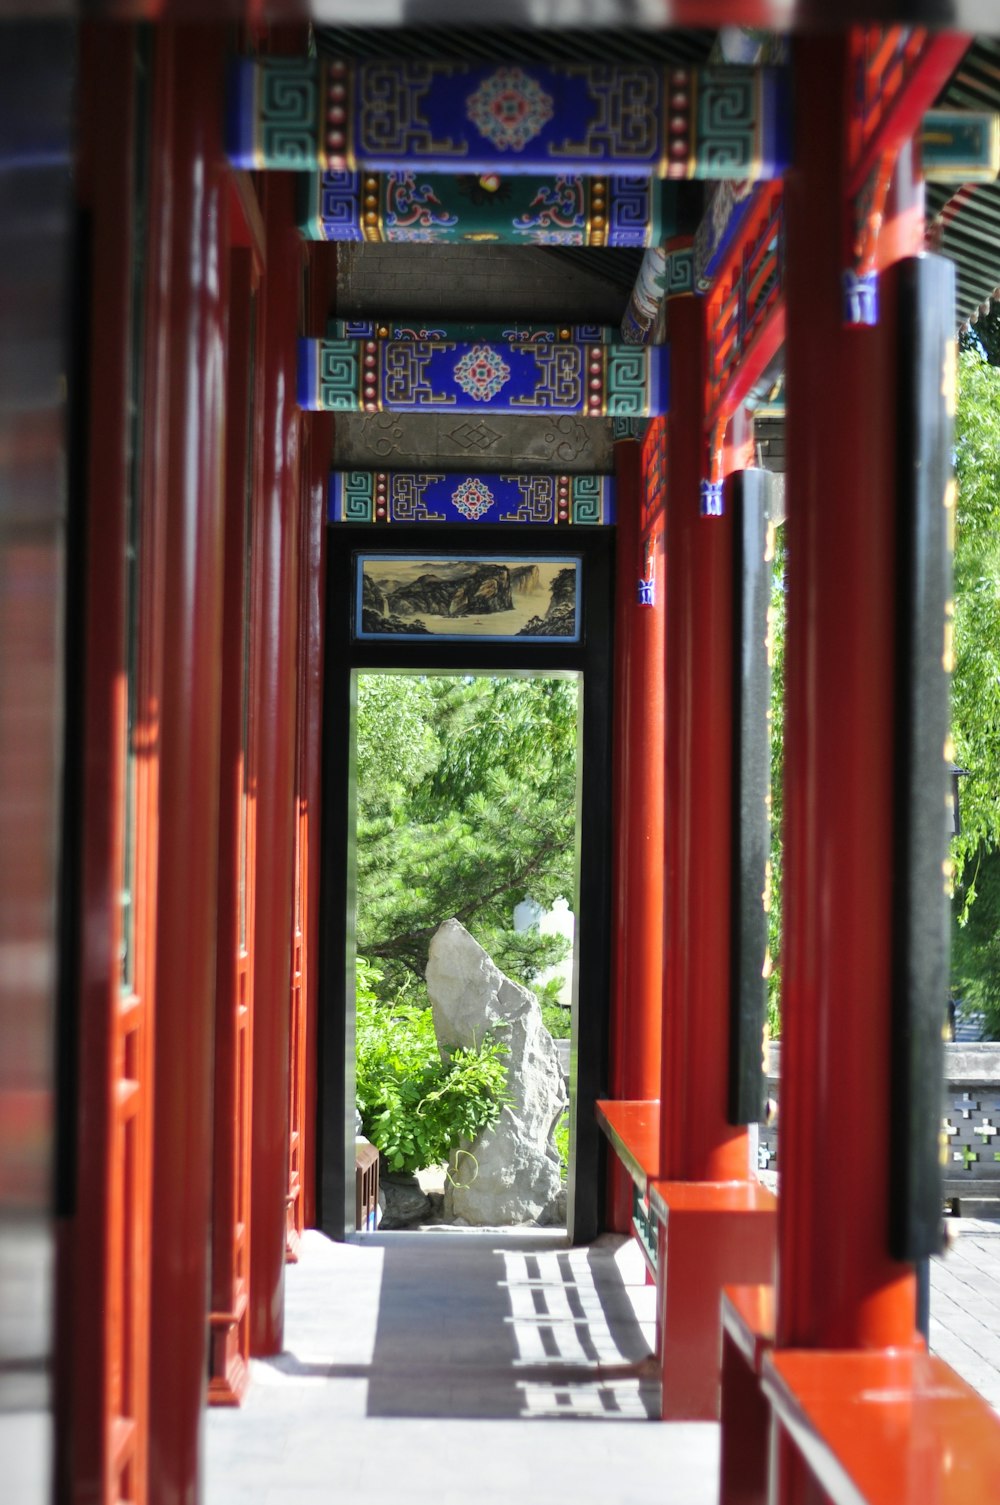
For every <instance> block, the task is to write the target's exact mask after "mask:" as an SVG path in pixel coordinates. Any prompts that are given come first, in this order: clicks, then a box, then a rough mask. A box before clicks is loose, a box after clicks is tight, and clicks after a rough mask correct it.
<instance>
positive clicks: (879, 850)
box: [777, 36, 915, 1348]
mask: <svg viewBox="0 0 1000 1505" xmlns="http://www.w3.org/2000/svg"><path fill="white" fill-rule="evenodd" d="M793 45H794V49H795V51H794V63H795V83H796V87H795V109H796V115H795V164H794V170H793V171H791V172H789V174H788V176H787V179H786V199H785V204H786V227H787V240H786V247H787V264H786V273H785V278H786V297H787V347H786V348H787V391H788V428H787V434H788V440H787V443H788V494H789V504H788V523H787V527H788V558H789V564H788V602H789V617H788V652H787V703H788V710H787V718H786V753H785V939H784V947H783V951H784V975H783V998H782V1015H783V1034H782V1102H781V1114H782V1121H781V1146H782V1186H781V1198H780V1208H779V1222H780V1230H779V1254H780V1259H779V1286H778V1311H777V1338H778V1343H779V1345H781V1346H802V1347H818V1348H867V1347H873V1346H877V1345H899V1346H905V1345H908V1344H911V1343H912V1342H913V1340H914V1325H915V1289H914V1278H913V1271H912V1268H911V1267H910V1266H909V1265H904V1264H899V1263H896V1262H894V1261H893V1260H891V1259H890V1258H889V1256H888V1253H887V1227H888V1222H887V1203H888V1156H887V1155H886V1154H885V1153H883V1152H882V1150H881V1148H880V1146H882V1145H883V1144H884V1143H885V1142H886V1141H887V1138H888V1135H889V1122H888V1113H889V1080H890V1060H889V1039H890V1037H889V1028H890V900H891V873H892V839H891V838H892V832H891V818H892V779H893V767H892V756H891V750H892V746H893V742H892V712H893V679H892V672H893V662H892V642H893V621H894V587H893V575H894V565H893V556H894V548H895V539H894V527H893V516H892V512H893V495H894V445H895V429H894V423H895V415H894V398H893V388H894V372H893V363H892V358H891V352H892V344H893V333H894V332H893V329H892V311H891V309H889V308H883V310H882V316H881V322H880V323H879V324H878V325H877V326H875V327H873V328H865V327H861V328H859V327H854V328H845V327H844V324H843V314H842V300H841V273H842V270H843V268H842V265H841V262H842V247H843V224H844V220H843V216H844V213H845V207H846V202H847V186H846V183H847V163H846V160H845V153H846V145H845V137H846V132H845V130H844V126H843V111H844V101H845V100H846V99H847V98H848V87H849V84H850V76H849V68H848V64H849V56H848V39H847V37H846V36H839V37H829V38H826V37H824V38H819V37H816V38H812V37H809V38H806V37H803V38H801V39H796V40H795V43H794V44H793ZM896 254H899V251H898V250H897V252H896Z"/></svg>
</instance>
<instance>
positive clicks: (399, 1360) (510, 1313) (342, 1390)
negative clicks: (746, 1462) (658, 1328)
mask: <svg viewBox="0 0 1000 1505" xmlns="http://www.w3.org/2000/svg"><path fill="white" fill-rule="evenodd" d="M287 1303H288V1304H287V1315H286V1343H287V1347H288V1351H287V1352H286V1353H285V1354H283V1355H282V1356H281V1357H280V1358H278V1359H275V1360H273V1361H258V1362H255V1363H254V1366H253V1369H254V1374H253V1383H252V1385H251V1388H250V1391H249V1393H248V1396H247V1400H246V1402H245V1404H244V1406H243V1408H242V1409H241V1410H239V1411H219V1410H216V1411H212V1412H210V1414H209V1417H208V1428H207V1431H208V1437H207V1455H208V1457H207V1489H206V1494H205V1499H206V1505H237V1502H239V1505H285V1502H287V1505H312V1502H314V1501H315V1502H316V1505H318V1502H320V1501H324V1502H326V1501H335V1500H336V1501H340V1500H345V1501H354V1500H362V1499H363V1500H365V1501H366V1502H373V1505H425V1502H426V1505H432V1502H433V1505H511V1502H522V1501H523V1502H525V1505H527V1502H532V1501H536V1500H539V1499H542V1498H544V1500H545V1502H546V1505H587V1502H589V1501H592V1500H593V1501H598V1500H614V1501H615V1502H616V1505H640V1502H642V1505H647V1502H648V1500H649V1499H650V1488H651V1482H652V1481H653V1480H656V1481H657V1483H656V1489H655V1494H656V1498H657V1499H658V1500H660V1501H663V1502H666V1505H715V1499H716V1483H715V1480H716V1473H717V1468H718V1428H717V1427H716V1426H715V1425H713V1424H709V1423H699V1424H683V1425H674V1424H671V1425H652V1426H645V1425H641V1424H640V1425H636V1423H642V1422H645V1421H646V1420H647V1419H648V1418H649V1416H651V1415H652V1414H653V1413H654V1411H655V1406H656V1386H655V1381H654V1377H653V1373H652V1369H651V1364H650V1354H651V1351H652V1338H653V1323H654V1309H653V1292H652V1288H651V1287H648V1286H646V1284H645V1281H644V1267H643V1265H642V1261H641V1257H640V1256H639V1254H638V1250H637V1249H636V1248H635V1246H634V1245H633V1244H631V1243H630V1242H626V1243H624V1244H623V1242H622V1240H620V1239H617V1238H613V1237H605V1238H602V1239H600V1240H598V1242H597V1243H596V1244H595V1245H593V1246H591V1247H590V1248H582V1249H567V1248H566V1247H565V1244H564V1241H563V1240H562V1238H561V1237H560V1236H554V1235H552V1234H545V1233H540V1234H538V1235H536V1236H533V1237H530V1238H526V1237H524V1236H521V1237H516V1236H512V1235H510V1234H509V1233H508V1234H504V1233H501V1234H495V1233H494V1234H490V1233H482V1232H476V1233H466V1234H460V1235H455V1234H450V1233H438V1232H433V1231H431V1232H427V1233H421V1234H406V1233H390V1234H384V1235H375V1236H374V1237H372V1238H369V1239H366V1240H365V1241H364V1242H363V1243H360V1244H347V1245H335V1244H331V1243H329V1242H328V1241H327V1240H325V1239H324V1238H323V1237H322V1236H321V1235H319V1234H316V1233H311V1234H307V1235H306V1240H305V1247H304V1254H303V1258H302V1261H301V1262H300V1264H299V1265H298V1266H297V1267H293V1268H290V1269H289V1271H288V1297H287ZM567 1420H572V1421H573V1425H572V1426H567V1425H564V1424H563V1423H564V1422H565V1421H567ZM614 1422H617V1423H618V1426H614V1425H611V1423H614Z"/></svg>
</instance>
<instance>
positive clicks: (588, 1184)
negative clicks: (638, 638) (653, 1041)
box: [316, 524, 614, 1244]
mask: <svg viewBox="0 0 1000 1505" xmlns="http://www.w3.org/2000/svg"><path fill="white" fill-rule="evenodd" d="M327 539H328V553H327V575H326V579H327V587H326V597H327V600H326V652H325V669H324V679H325V684H324V734H323V811H322V829H323V845H322V871H321V893H320V915H321V938H320V979H319V1041H318V1049H319V1059H318V1062H317V1067H318V1073H319V1083H318V1086H319V1091H318V1093H317V1099H318V1109H317V1114H318V1123H317V1125H316V1133H317V1147H318V1152H319V1153H318V1156H317V1162H318V1164H317V1183H318V1184H317V1188H316V1191H317V1206H318V1221H319V1225H320V1227H321V1228H322V1230H323V1231H324V1233H326V1234H328V1235H329V1236H330V1237H331V1238H335V1239H343V1238H344V1237H346V1236H347V1235H348V1234H350V1233H351V1231H352V1230H353V1228H354V1137H353V1128H350V1129H349V1126H348V1121H347V1114H348V1104H347V1101H346V1078H347V1067H348V1056H347V1051H348V1040H349V1038H350V1039H351V1040H353V1030H352V1031H351V1032H350V1035H349V1032H348V1028H347V1024H348V1019H347V1013H348V1007H349V994H348V977H347V940H348V936H347V898H348V860H349V838H350V824H351V816H352V804H353V790H352V789H351V788H350V751H351V746H350V744H351V736H350V727H351V704H350V696H351V676H352V674H353V673H354V671H355V670H359V669H360V670H366V669H367V670H371V671H378V670H389V669H397V670H411V671H413V672H421V671H426V672H428V673H430V672H433V671H435V670H461V671H466V672H468V673H477V674H489V673H501V672H505V671H506V672H523V673H532V672H535V673H541V672H544V671H546V670H559V669H565V670H573V671H577V672H582V675H583V684H584V694H583V736H582V744H581V745H582V759H583V777H582V787H581V796H580V807H579V822H580V825H579V842H580V889H579V894H578V897H577V932H576V935H577V939H576V945H577V953H576V970H577V977H578V1006H577V1030H576V1040H575V1051H576V1062H575V1067H576V1100H575V1107H576V1114H575V1126H574V1127H575V1142H574V1152H575V1153H574V1157H573V1187H572V1189H571V1195H570V1197H569V1207H570V1223H571V1226H570V1227H569V1228H568V1230H567V1231H568V1233H569V1234H570V1236H571V1239H572V1242H573V1243H575V1244H579V1243H586V1242H588V1241H589V1240H591V1239H593V1238H594V1237H596V1235H597V1233H598V1232H599V1231H600V1229H601V1227H602V1226H603V1215H604V1187H605V1167H606V1157H605V1148H604V1141H603V1139H602V1136H601V1134H600V1131H599V1129H598V1127H597V1119H596V1116H595V1112H594V1103H595V1101H596V1099H597V1098H598V1097H601V1096H602V1095H606V1091H607V1078H608V1019H609V997H610V972H611V938H610V916H611V881H610V874H611V732H612V705H613V694H612V689H613V687H612V662H613V654H612V631H613V620H614V619H613V600H612V594H613V581H614V535H613V530H611V529H608V528H594V529H575V528H530V529H523V530H522V529H520V528H512V527H504V528H489V527H484V526H482V525H479V526H477V527H476V528H475V529H474V530H472V529H469V528H468V527H465V528H462V527H457V528H456V527H441V528H437V527H435V528H433V529H428V528H427V527H426V526H424V527H422V528H421V527H416V528H407V527H401V526H398V525H393V526H392V527H390V528H387V527H384V526H383V527H364V526H358V527H355V526H352V525H349V524H332V525H330V526H329V528H328V533H327ZM359 551H363V552H364V553H367V554H372V553H377V552H383V553H393V554H407V553H418V554H419V553H433V554H469V553H475V554H480V553H482V554H484V555H489V554H491V553H492V554H497V555H503V556H505V557H507V558H510V557H513V556H516V555H517V554H519V553H523V554H526V555H527V554H530V555H532V556H544V555H547V554H551V555H555V556H559V555H571V556H578V557H579V558H580V559H581V561H582V616H583V632H582V636H581V641H580V642H579V643H573V644H568V643H563V642H560V641H559V640H558V639H553V640H552V641H551V643H549V642H541V643H525V644H523V645H521V644H513V643H490V642H484V643H482V644H480V643H455V642H440V641H435V640H434V639H433V638H431V639H428V640H427V641H418V642H414V641H409V640H407V641H392V640H387V641H385V642H384V643H383V642H372V641H356V640H355V639H354V637H353V634H352V619H353V611H352V605H353V593H354V580H353V574H354V565H353V556H354V555H355V553H357V552H359ZM351 993H352V994H353V985H352V987H351ZM351 1048H353V1045H352V1047H351Z"/></svg>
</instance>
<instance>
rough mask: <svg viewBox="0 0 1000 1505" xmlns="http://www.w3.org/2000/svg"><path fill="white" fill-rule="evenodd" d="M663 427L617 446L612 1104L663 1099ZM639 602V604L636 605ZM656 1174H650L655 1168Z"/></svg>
mask: <svg viewBox="0 0 1000 1505" xmlns="http://www.w3.org/2000/svg"><path fill="white" fill-rule="evenodd" d="M664 442H665V425H664V423H663V421H662V420H654V423H653V424H651V425H650V433H649V435H648V437H647V440H646V443H645V444H643V445H641V446H640V445H639V444H638V443H637V442H636V441H634V440H624V441H622V442H620V443H618V444H616V446H615V476H616V487H617V540H616V542H617V549H616V555H617V574H616V585H615V592H616V606H615V762H616V766H615V816H614V831H615V874H616V876H615V908H614V938H613V943H614V956H615V966H614V993H613V997H612V1015H611V1021H612V1022H611V1095H612V1097H614V1098H617V1099H619V1100H629V1099H639V1100H649V1099H657V1098H659V1095H660V1030H661V1021H662V1012H663V1004H662V1000H663V736H664V705H663V697H664V686H663V646H664V625H665V622H666V597H665V585H666V581H665V579H664V558H663V531H662V507H663V501H662V492H661V493H659V494H658V495H656V496H655V497H654V496H652V495H651V494H650V491H651V488H652V487H653V486H655V485H656V482H657V481H658V480H660V479H662V477H661V469H662V467H660V466H658V465H657V464H656V463H653V464H652V465H651V466H649V465H646V464H645V463H644V460H645V458H646V456H647V452H648V453H649V454H651V455H652V456H653V459H654V461H657V460H660V459H661V458H662V449H663V445H664ZM640 592H641V599H640ZM650 1169H651V1170H653V1171H655V1170H656V1167H651V1168H650ZM610 1178H611V1184H610V1208H609V1219H608V1221H609V1226H610V1227H612V1228H613V1229H615V1230H616V1231H617V1232H619V1233H627V1232H628V1231H629V1229H630V1226H631V1217H632V1182H631V1179H630V1177H629V1175H628V1173H627V1171H626V1170H625V1169H624V1167H623V1166H622V1163H621V1161H620V1160H619V1159H618V1157H617V1156H613V1157H611V1161H610Z"/></svg>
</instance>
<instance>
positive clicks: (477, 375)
mask: <svg viewBox="0 0 1000 1505" xmlns="http://www.w3.org/2000/svg"><path fill="white" fill-rule="evenodd" d="M455 380H456V381H457V382H458V385H459V386H460V387H461V388H462V391H463V392H468V394H469V396H470V397H471V398H472V399H473V401H474V402H489V401H490V400H491V399H492V398H494V397H495V396H496V395H497V393H498V392H499V391H500V388H501V387H503V386H504V385H505V384H506V383H507V382H508V381H509V380H510V367H509V366H508V364H507V362H506V361H505V360H504V359H503V357H502V356H501V355H499V354H498V353H497V351H495V350H494V349H493V348H492V347H491V346H489V345H473V347H472V349H471V350H467V351H466V353H465V354H464V355H463V356H462V359H461V360H460V361H459V362H458V364H457V365H456V367H455Z"/></svg>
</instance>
